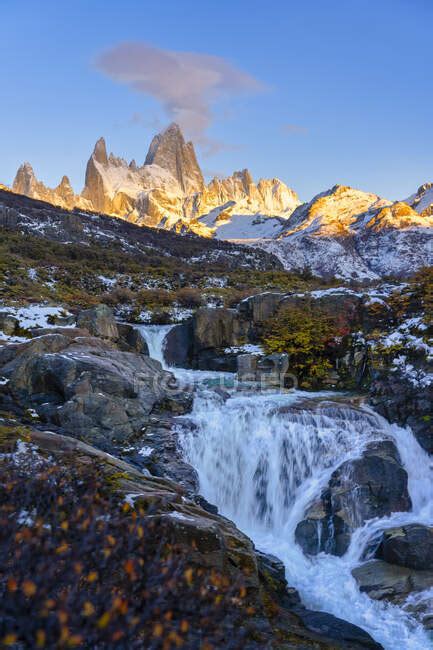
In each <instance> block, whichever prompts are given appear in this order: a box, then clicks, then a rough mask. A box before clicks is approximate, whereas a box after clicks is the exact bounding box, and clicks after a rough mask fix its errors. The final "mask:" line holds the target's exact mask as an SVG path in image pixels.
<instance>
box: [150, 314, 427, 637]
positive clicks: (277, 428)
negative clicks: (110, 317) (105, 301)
mask: <svg viewBox="0 0 433 650" xmlns="http://www.w3.org/2000/svg"><path fill="white" fill-rule="evenodd" d="M170 328H171V326H139V329H140V331H141V332H142V335H143V336H144V337H145V339H146V341H147V343H148V346H149V352H150V356H152V357H153V358H156V359H158V360H159V361H161V363H162V364H163V366H164V367H167V366H166V364H165V361H164V339H165V336H166V335H167V333H168V331H169V330H170ZM170 370H171V371H172V372H173V373H174V374H175V375H176V376H177V377H178V379H179V381H181V382H182V381H185V382H188V383H190V384H191V382H193V383H194V390H195V397H194V404H193V410H192V413H189V414H188V415H186V416H182V417H179V418H178V429H179V434H180V443H181V446H182V450H183V453H184V456H185V459H186V460H187V462H189V463H190V464H191V465H192V466H193V467H194V468H195V469H196V471H197V472H198V476H199V481H200V492H201V494H202V495H203V496H204V497H205V498H206V499H207V500H208V501H209V502H210V503H214V504H215V505H216V506H217V507H218V509H219V511H220V512H221V514H223V515H224V516H226V517H228V518H229V519H231V520H232V521H234V522H235V523H236V525H237V526H238V528H239V529H241V530H242V531H243V532H245V533H246V534H247V535H248V536H249V537H250V538H251V539H252V540H253V541H254V544H255V545H256V547H257V548H258V549H259V550H261V551H264V552H265V553H271V554H272V555H275V556H277V557H279V558H280V559H281V560H282V561H283V562H284V565H285V568H286V577H287V580H288V583H289V585H290V586H292V587H295V588H296V589H297V590H298V591H299V593H300V596H301V598H302V601H303V603H304V604H305V606H306V607H308V608H310V609H314V610H320V611H324V612H328V613H330V614H333V615H335V616H337V617H339V618H342V619H345V620H346V621H349V622H350V623H353V624H355V625H358V626H359V627H361V628H363V629H364V630H366V631H367V632H369V633H370V634H371V636H372V637H373V638H374V639H375V640H376V641H378V642H379V643H381V644H382V645H383V647H384V648H385V649H386V650H397V648H398V649H399V650H426V649H427V648H433V639H432V636H431V633H429V632H428V631H427V630H425V628H424V627H423V626H422V625H421V624H420V623H419V622H418V621H417V620H416V619H415V618H414V617H413V616H411V615H410V613H409V612H408V611H405V609H404V607H398V606H396V605H392V604H389V603H386V602H385V601H376V600H373V599H371V598H369V597H368V596H367V595H366V594H363V593H361V591H360V590H359V588H358V586H357V583H356V581H355V579H354V578H353V577H352V570H353V569H354V568H355V567H356V566H359V565H360V564H361V563H362V562H363V560H362V558H363V557H364V553H365V549H366V547H367V546H368V543H369V541H371V538H372V537H373V536H374V535H375V533H377V532H378V531H381V530H384V529H385V528H390V527H394V526H400V525H404V524H408V523H421V524H426V525H430V526H431V525H433V466H432V462H431V459H430V458H429V456H428V454H427V453H426V452H425V451H424V450H423V449H422V448H421V447H420V445H419V444H418V442H417V441H416V439H415V437H414V436H413V434H412V432H411V431H410V430H408V429H403V428H401V427H398V426H397V425H391V424H389V423H388V422H387V421H386V420H385V419H383V418H382V417H380V416H379V415H377V414H376V413H375V412H374V411H373V410H371V409H369V408H368V407H365V406H362V407H359V406H355V405H352V404H350V402H348V401H347V400H346V401H345V400H339V399H338V394H335V393H333V394H331V393H329V392H328V393H327V392H323V393H306V392H302V391H293V392H286V393H277V392H274V393H269V392H266V393H259V392H255V391H254V390H252V389H249V390H247V391H239V390H234V389H231V388H230V387H229V388H227V389H224V391H217V392H216V391H215V390H213V388H212V386H209V382H210V383H215V381H216V379H218V377H220V378H221V379H222V380H223V381H224V379H226V378H227V376H224V375H222V373H215V372H209V373H207V372H203V371H201V372H198V371H192V370H183V369H178V368H170ZM229 379H230V378H229ZM228 383H229V386H230V382H228ZM340 397H341V396H340ZM377 440H392V441H394V443H395V445H396V446H397V448H398V451H399V453H400V457H401V460H402V464H403V466H404V468H405V470H406V472H407V474H408V478H409V480H408V488H409V494H410V497H411V500H412V511H411V512H404V513H393V514H392V515H391V516H390V517H386V518H383V519H380V520H379V519H374V520H370V521H368V522H367V523H366V524H364V525H363V526H362V527H360V528H358V529H357V530H356V531H355V532H354V533H353V535H352V538H351V543H350V546H349V548H348V550H347V552H346V553H345V555H344V556H342V557H337V556H333V555H329V554H326V553H323V552H322V553H320V554H318V555H317V556H314V557H307V556H306V555H304V553H303V551H302V549H301V547H300V546H299V545H298V544H297V543H296V542H295V529H296V526H297V524H298V523H299V522H300V521H301V520H302V519H303V516H304V513H305V510H306V508H307V506H308V505H309V504H310V503H311V502H312V501H314V499H315V498H317V497H318V496H319V495H320V493H321V491H322V490H323V488H324V487H326V485H327V483H328V481H329V478H330V476H331V474H332V473H333V471H334V470H335V469H337V468H338V467H339V466H340V465H341V464H342V463H343V462H345V461H346V460H349V459H353V458H357V457H359V456H361V454H362V452H363V450H364V449H365V447H366V445H367V444H368V443H370V442H372V441H377ZM431 592H432V590H429V591H426V592H420V593H417V594H416V595H412V596H411V599H413V598H416V599H418V602H419V600H422V599H425V600H426V602H427V601H428V599H430V600H431V598H432V593H431Z"/></svg>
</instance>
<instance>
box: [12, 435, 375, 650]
mask: <svg viewBox="0 0 433 650" xmlns="http://www.w3.org/2000/svg"><path fill="white" fill-rule="evenodd" d="M17 439H19V432H17V430H16V428H14V427H13V426H11V427H9V428H6V429H5V431H3V433H2V436H1V440H0V452H2V453H1V454H0V461H1V462H3V460H2V459H3V452H5V451H7V452H10V451H11V449H12V450H13V449H14V445H15V444H16V440H17ZM26 442H27V443H30V444H29V446H28V448H29V449H31V450H32V451H31V453H37V454H38V458H39V459H44V458H47V457H49V459H50V463H51V464H53V463H56V464H59V465H62V466H64V467H66V468H67V469H68V472H69V473H71V474H74V473H77V472H79V471H80V468H82V467H83V466H84V467H85V466H86V465H87V466H88V465H91V464H92V463H96V464H95V465H94V466H95V467H97V468H98V475H99V480H104V481H105V483H106V485H107V487H108V486H110V490H111V491H112V493H113V494H114V495H115V497H116V499H118V500H119V501H120V503H122V502H125V500H126V502H127V504H129V511H130V512H131V511H134V510H136V509H137V510H138V511H140V513H141V514H140V516H142V517H143V516H144V517H149V518H151V520H152V522H153V528H152V530H153V531H155V532H154V534H160V535H161V534H164V535H165V536H167V541H169V542H170V543H171V544H172V545H175V546H176V548H177V549H178V550H179V551H180V552H181V554H182V557H183V559H184V561H185V565H186V566H188V567H190V568H191V569H192V570H194V571H195V570H197V571H199V572H200V574H199V575H203V574H204V575H206V576H209V582H211V581H212V580H213V581H214V582H215V584H219V582H218V583H216V581H217V580H218V581H219V580H221V581H222V583H223V584H228V585H233V586H235V588H236V589H237V591H238V592H239V593H241V599H242V601H243V602H242V609H240V610H239V611H240V613H243V612H245V614H244V616H243V617H242V618H240V619H239V620H238V622H237V624H238V625H242V626H243V628H244V638H243V642H242V647H243V648H246V649H247V648H248V649H249V650H259V649H260V650H262V649H265V648H269V649H270V648H281V650H286V649H287V650H291V649H292V648H303V649H305V650H307V648H308V649H311V650H337V649H341V650H363V649H371V650H380V647H381V646H380V645H379V644H378V643H376V642H374V640H373V639H372V638H371V637H370V636H369V635H368V634H367V633H366V632H364V631H363V630H361V629H359V628H357V627H356V626H354V625H351V624H349V623H346V622H345V621H342V620H340V619H338V618H336V617H334V616H331V615H329V614H326V613H322V612H314V611H311V610H308V609H306V608H305V607H303V606H302V604H301V602H300V598H299V596H298V594H297V592H296V591H295V590H294V589H292V588H290V587H288V585H287V581H286V579H285V576H284V569H283V567H282V565H281V563H280V562H279V561H278V560H277V559H276V558H273V557H272V556H267V555H264V554H261V553H257V552H256V550H255V548H254V546H253V543H252V542H251V540H250V539H249V538H248V537H247V536H246V535H244V534H243V533H242V532H241V531H239V530H238V529H237V528H236V526H235V525H234V524H233V523H232V522H231V521H229V520H228V519H225V518H224V517H222V516H220V515H218V514H216V513H214V512H210V511H209V510H204V509H203V508H202V507H200V505H198V504H197V503H195V502H194V501H193V500H191V499H190V498H188V497H187V496H186V495H185V494H184V493H183V491H182V489H180V488H179V485H177V484H176V483H174V482H173V481H170V480H168V479H165V478H159V477H154V476H149V475H144V474H143V473H142V472H141V471H140V470H138V469H136V468H135V467H133V466H132V465H130V464H129V463H126V462H124V461H122V460H119V459H116V458H114V457H113V456H111V455H109V454H106V453H104V452H101V451H100V450H99V449H96V448H95V447H92V446H90V445H88V444H86V443H84V442H82V441H79V440H76V439H73V438H70V437H68V436H64V435H58V434H56V433H54V432H52V431H38V430H35V429H34V428H28V429H27V431H26ZM21 453H22V454H24V453H25V451H22V452H21ZM91 466H92V465H91ZM125 508H128V506H124V509H125ZM143 513H144V514H143ZM146 513H149V514H146ZM131 553H132V549H131ZM185 584H186V585H187V583H185ZM212 584H214V583H212ZM185 588H188V586H186V587H185ZM232 604H233V607H236V608H238V607H239V605H240V601H239V599H237V600H236V602H235V601H234V600H233V603H232ZM214 608H215V606H214V605H213V609H214ZM209 615H210V616H212V611H211V612H210V613H209ZM223 625H224V619H223ZM191 635H192V636H190V637H189V640H188V647H191V648H198V647H201V646H202V641H203V638H201V636H200V621H199V620H197V622H196V625H195V626H193V628H192V630H191ZM222 635H223V637H224V639H225V640H226V641H227V643H230V640H231V638H232V637H233V630H232V627H231V626H230V625H228V629H227V631H226V632H224V630H223V631H222ZM224 645H226V643H224ZM239 647H240V646H239Z"/></svg>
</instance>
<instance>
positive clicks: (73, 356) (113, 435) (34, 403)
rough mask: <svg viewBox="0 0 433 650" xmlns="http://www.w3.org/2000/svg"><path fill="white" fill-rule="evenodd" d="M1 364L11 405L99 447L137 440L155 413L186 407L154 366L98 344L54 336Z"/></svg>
mask: <svg viewBox="0 0 433 650" xmlns="http://www.w3.org/2000/svg"><path fill="white" fill-rule="evenodd" d="M5 360H6V363H5V365H3V367H2V368H1V373H2V375H3V376H5V377H6V378H8V379H9V382H8V384H7V390H8V394H9V395H10V397H11V399H12V400H13V401H14V403H15V404H18V405H20V406H21V407H22V408H23V409H26V408H29V407H32V408H34V409H35V410H36V411H37V413H38V415H39V416H40V418H41V419H42V420H43V421H45V422H48V423H52V424H55V425H57V426H58V427H61V429H62V430H64V431H66V432H67V433H70V434H71V435H73V436H81V437H83V438H84V439H86V440H90V441H92V442H98V444H100V445H104V444H106V442H107V441H122V440H126V439H128V438H129V437H130V436H132V435H137V433H139V432H140V431H141V430H142V429H143V427H145V426H146V425H147V424H148V423H149V418H150V416H151V414H152V413H153V412H157V411H158V409H162V408H165V409H166V410H171V411H174V412H176V413H182V412H185V410H186V409H187V408H188V407H189V402H188V399H187V398H186V396H185V394H184V393H182V394H178V393H177V391H176V382H175V379H174V377H173V375H172V374H171V373H168V372H165V371H163V370H162V368H161V364H160V363H159V362H158V361H155V360H153V359H150V358H149V357H145V356H144V355H138V354H134V353H131V352H122V351H119V350H117V349H116V348H115V347H114V346H113V344H110V343H109V342H106V341H103V340H101V339H97V338H92V337H88V338H81V337H80V338H78V339H75V340H74V339H72V340H71V339H70V338H68V337H66V336H62V335H60V334H52V335H49V336H44V337H41V338H39V339H33V340H32V341H31V342H30V343H29V344H25V345H24V346H20V349H16V350H15V355H13V356H12V358H10V357H9V358H8V357H7V356H6V355H5Z"/></svg>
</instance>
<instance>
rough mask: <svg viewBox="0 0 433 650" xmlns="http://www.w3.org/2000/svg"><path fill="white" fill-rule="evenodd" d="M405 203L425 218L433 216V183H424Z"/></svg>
mask: <svg viewBox="0 0 433 650" xmlns="http://www.w3.org/2000/svg"><path fill="white" fill-rule="evenodd" d="M405 203H408V204H409V205H410V206H411V207H412V208H413V209H414V210H416V211H417V212H419V214H422V215H424V216H428V215H431V214H433V183H424V185H421V187H419V188H418V190H417V192H415V194H412V195H411V196H409V197H408V198H407V199H405Z"/></svg>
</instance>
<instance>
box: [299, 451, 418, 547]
mask: <svg viewBox="0 0 433 650" xmlns="http://www.w3.org/2000/svg"><path fill="white" fill-rule="evenodd" d="M410 508H411V500H410V497H409V492H408V486H407V474H406V471H405V470H404V468H403V467H402V465H401V460H400V457H399V453H398V450H397V448H396V446H395V444H394V443H393V442H391V441H382V442H374V443H371V444H369V445H368V447H367V448H366V450H365V452H364V454H363V455H362V457H361V458H357V459H355V460H349V461H346V462H345V463H343V464H342V465H340V467H338V469H336V470H335V471H334V472H333V474H332V476H331V479H330V481H329V484H328V487H327V489H326V490H324V491H323V492H322V494H321V496H320V498H319V499H318V500H317V501H316V502H315V503H313V504H312V505H311V506H310V507H309V508H308V510H307V512H306V513H305V519H304V520H302V521H301V522H300V523H299V524H298V526H297V528H296V532H295V537H296V541H297V542H298V544H299V545H300V546H301V547H302V548H303V550H304V552H305V553H307V554H309V555H315V554H317V553H320V552H321V551H324V552H326V553H331V554H332V555H344V553H345V552H346V551H347V549H348V547H349V544H350V537H351V534H352V532H353V531H354V530H355V529H356V528H358V527H359V526H362V525H363V524H364V523H365V522H366V521H367V520H368V519H373V518H374V517H386V516H387V515H390V514H391V513H392V512H401V511H408V510H410Z"/></svg>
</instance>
